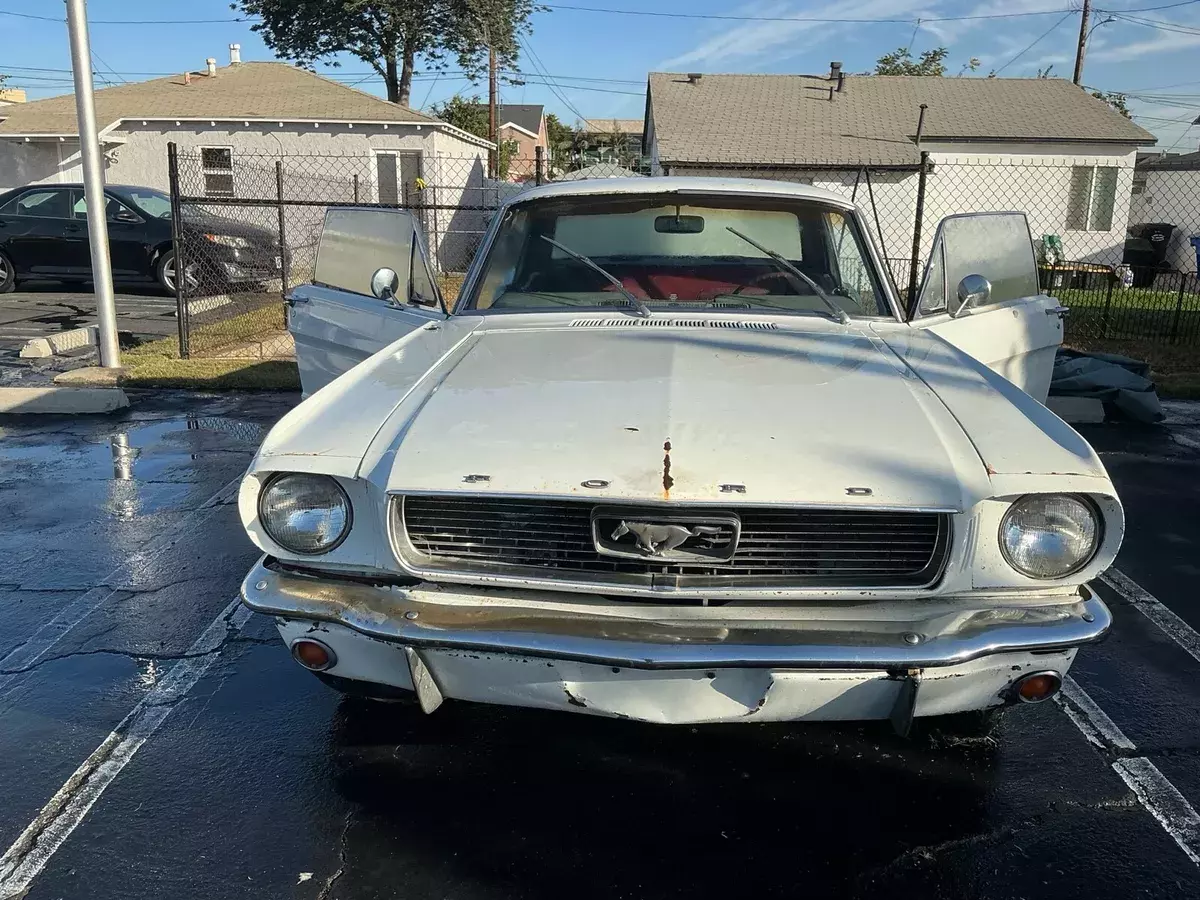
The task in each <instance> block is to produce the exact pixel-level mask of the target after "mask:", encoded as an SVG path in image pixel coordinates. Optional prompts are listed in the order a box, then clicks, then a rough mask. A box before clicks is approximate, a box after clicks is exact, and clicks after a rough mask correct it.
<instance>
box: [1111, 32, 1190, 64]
mask: <svg viewBox="0 0 1200 900" xmlns="http://www.w3.org/2000/svg"><path fill="white" fill-rule="evenodd" d="M1109 40H1110V41H1111V40H1112V35H1109ZM1197 46H1200V34H1181V33H1179V32H1174V31H1164V32H1161V33H1160V34H1158V35H1157V36H1156V37H1152V38H1149V39H1147V40H1144V41H1134V42H1133V43H1131V44H1117V43H1112V44H1111V45H1110V46H1106V47H1104V48H1103V49H1100V50H1096V51H1095V52H1092V53H1089V54H1088V59H1089V60H1094V61H1097V62H1098V61H1101V60H1103V61H1106V62H1121V61H1124V60H1130V59H1141V58H1142V57H1143V56H1151V55H1155V56H1158V55H1162V54H1166V53H1174V52H1175V51H1177V50H1186V49H1187V48H1189V47H1197Z"/></svg>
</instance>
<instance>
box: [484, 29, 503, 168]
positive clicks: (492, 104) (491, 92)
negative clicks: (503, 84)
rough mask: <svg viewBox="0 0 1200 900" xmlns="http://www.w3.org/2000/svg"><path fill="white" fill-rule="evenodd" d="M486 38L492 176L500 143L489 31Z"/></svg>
mask: <svg viewBox="0 0 1200 900" xmlns="http://www.w3.org/2000/svg"><path fill="white" fill-rule="evenodd" d="M487 39H488V140H489V141H491V142H492V143H493V144H494V145H495V146H494V147H493V148H492V149H491V150H489V151H488V169H489V170H490V172H489V173H488V174H490V175H491V176H492V178H495V177H496V173H497V171H498V170H499V168H500V160H499V156H500V144H499V143H498V142H497V140H496V138H497V135H496V49H495V48H494V47H493V46H492V38H491V33H490V32H488V33H487Z"/></svg>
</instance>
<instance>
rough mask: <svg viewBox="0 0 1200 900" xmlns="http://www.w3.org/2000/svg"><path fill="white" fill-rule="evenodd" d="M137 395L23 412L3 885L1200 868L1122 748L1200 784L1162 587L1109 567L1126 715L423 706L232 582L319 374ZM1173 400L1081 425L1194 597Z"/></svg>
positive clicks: (988, 885) (1189, 453) (1, 788)
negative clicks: (965, 723)
mask: <svg viewBox="0 0 1200 900" xmlns="http://www.w3.org/2000/svg"><path fill="white" fill-rule="evenodd" d="M134 399H135V402H134V405H133V407H132V408H131V409H130V410H128V411H125V412H123V413H122V414H121V415H119V416H115V417H104V418H75V419H58V418H55V419H46V418H40V417H39V418H33V417H26V418H21V419H16V418H12V419H8V420H4V421H0V509H3V510H4V511H5V515H4V516H0V852H4V851H5V850H6V848H8V853H7V854H6V855H5V856H4V857H0V898H2V900H7V897H6V896H5V891H6V887H5V885H11V884H19V885H20V887H19V890H18V891H17V893H12V892H11V891H10V894H11V895H12V896H23V897H28V898H30V900H50V898H76V897H79V898H114V900H116V898H120V900H129V898H168V897H213V898H236V897H253V898H274V897H281V898H292V897H295V898H309V900H311V898H323V900H334V898H384V897H404V898H423V897H437V898H461V900H492V898H530V900H559V898H562V897H572V898H604V900H612V898H620V897H626V898H657V897H675V896H678V897H721V898H727V897H730V896H736V897H755V898H759V897H781V898H782V897H789V898H793V897H797V896H811V897H855V898H876V897H879V898H883V897H886V898H889V900H892V898H896V897H939V898H948V900H949V898H1055V900H1061V898H1063V897H1085V896H1086V897H1089V898H1109V897H1111V898H1130V897H1154V898H1157V897H1164V898H1166V897H1170V898H1177V897H1200V868H1198V866H1197V864H1196V863H1195V862H1193V861H1192V860H1191V859H1189V857H1188V855H1187V853H1186V852H1185V850H1184V849H1183V845H1190V846H1193V847H1196V846H1200V821H1197V822H1194V823H1191V824H1190V825H1189V820H1187V818H1186V809H1184V810H1183V813H1182V818H1180V810H1181V809H1183V807H1180V805H1179V802H1178V799H1175V800H1172V801H1171V802H1173V803H1174V806H1171V805H1170V804H1169V803H1168V804H1167V806H1166V807H1165V808H1166V809H1167V819H1168V823H1171V822H1173V823H1174V824H1175V825H1179V824H1180V823H1181V822H1182V829H1183V831H1182V833H1181V834H1176V835H1173V834H1172V833H1171V832H1170V831H1169V830H1168V829H1167V828H1166V827H1164V825H1163V823H1161V822H1160V821H1159V820H1158V819H1157V818H1156V816H1155V814H1154V813H1153V812H1151V810H1150V809H1149V808H1148V806H1147V799H1146V797H1144V796H1141V795H1140V794H1139V792H1138V791H1135V790H1133V789H1132V788H1131V786H1130V785H1131V783H1133V782H1131V781H1130V780H1127V779H1123V778H1122V777H1119V773H1120V771H1121V770H1133V771H1135V772H1140V771H1143V770H1144V769H1145V768H1146V766H1148V765H1150V764H1153V767H1154V768H1155V771H1157V772H1160V773H1161V776H1162V777H1163V778H1165V779H1166V780H1168V781H1169V782H1170V784H1171V785H1173V786H1174V788H1175V789H1177V791H1178V794H1179V797H1181V798H1182V799H1183V800H1184V801H1185V803H1184V806H1186V804H1187V803H1190V805H1191V807H1192V808H1193V814H1194V808H1195V807H1200V765H1198V763H1200V662H1198V661H1197V660H1196V659H1194V658H1192V657H1191V656H1190V655H1189V654H1188V652H1187V651H1186V650H1185V649H1184V647H1182V646H1181V645H1180V644H1179V643H1177V642H1176V641H1174V640H1172V639H1171V638H1170V637H1169V636H1168V635H1167V634H1166V633H1165V632H1164V631H1163V630H1162V628H1160V627H1159V626H1158V625H1156V624H1155V622H1153V621H1151V619H1150V618H1149V617H1148V615H1144V614H1143V612H1141V611H1139V609H1138V607H1137V601H1136V598H1135V599H1134V600H1131V599H1129V598H1128V597H1125V596H1122V595H1121V594H1118V593H1117V592H1116V591H1114V590H1113V589H1112V588H1111V587H1109V586H1107V585H1103V584H1102V585H1099V586H1098V590H1100V591H1101V593H1102V594H1103V595H1104V596H1105V598H1106V599H1107V600H1108V601H1109V602H1110V604H1111V605H1112V608H1113V611H1114V616H1115V618H1116V627H1115V630H1114V634H1113V636H1112V638H1111V639H1110V640H1108V641H1107V642H1106V643H1104V644H1102V645H1100V646H1097V647H1092V648H1089V649H1086V650H1084V651H1083V652H1081V653H1080V656H1079V659H1078V661H1077V663H1076V666H1075V668H1074V669H1073V671H1072V674H1073V675H1074V677H1075V679H1076V681H1077V682H1078V684H1079V686H1080V687H1081V689H1082V690H1084V691H1086V693H1087V695H1088V696H1089V697H1091V698H1092V699H1093V700H1094V701H1095V704H1096V705H1097V706H1098V707H1099V708H1100V709H1101V710H1102V711H1103V713H1105V714H1107V716H1108V717H1110V718H1111V720H1112V724H1113V726H1114V727H1115V728H1117V729H1119V732H1120V734H1121V735H1122V736H1123V738H1124V742H1122V741H1120V740H1117V739H1115V738H1113V737H1112V734H1111V733H1106V734H1101V735H1100V737H1098V738H1097V739H1096V742H1090V741H1089V739H1088V737H1086V736H1085V733H1084V731H1083V730H1082V726H1080V725H1077V723H1076V721H1075V720H1074V719H1073V718H1072V717H1071V716H1069V715H1068V714H1067V711H1066V710H1065V709H1064V708H1063V707H1062V706H1060V705H1056V704H1043V705H1040V706H1036V707H1029V708H1022V709H1020V710H1018V711H1017V712H1016V713H1015V714H1014V715H1011V716H1009V717H1008V718H1007V719H1006V720H1005V721H1004V723H1003V725H1002V727H1001V729H1000V731H999V733H998V735H997V736H996V739H995V740H987V739H976V740H961V739H960V740H953V739H949V738H946V737H944V736H939V735H937V734H932V733H928V732H926V733H923V734H922V735H919V736H917V737H915V738H912V739H909V740H901V739H899V738H897V737H895V736H893V735H891V734H890V733H889V732H888V730H887V728H886V726H882V725H879V726H877V725H861V726H860V725H847V726H842V727H823V726H779V725H742V726H723V727H704V728H677V729H669V728H662V727H654V726H648V725H639V724H636V723H630V722H621V721H613V720H605V719H598V718H592V717H588V716H576V715H569V714H565V713H539V712H532V711H520V710H506V709H502V708H498V707H477V706H471V705H467V704H456V703H447V704H446V705H445V706H444V707H443V708H442V709H440V710H439V711H438V712H437V713H436V714H435V715H433V716H429V717H425V716H423V715H422V714H420V713H419V712H417V711H415V710H413V709H410V708H401V707H396V706H391V705H370V704H363V703H361V702H354V701H350V700H346V699H343V698H341V697H339V696H338V695H337V694H335V693H333V692H332V691H330V690H329V689H327V688H325V687H324V686H322V685H321V684H320V683H319V682H317V681H316V680H315V679H314V678H312V677H311V676H309V675H308V674H307V673H304V672H303V671H301V670H300V669H299V668H298V667H297V666H296V665H295V664H294V663H293V662H292V661H291V659H290V658H289V656H288V654H287V652H286V650H285V648H284V647H283V645H282V644H281V643H280V642H279V641H278V639H277V637H276V634H275V630H274V627H273V625H272V624H271V623H270V621H268V620H266V619H263V618H261V617H259V616H252V615H247V612H246V611H245V610H244V609H242V608H241V607H239V606H237V605H231V601H232V599H233V598H234V596H235V594H236V591H237V588H238V585H239V583H240V581H241V579H242V577H243V576H244V574H245V572H246V570H247V569H248V568H249V566H250V565H251V564H252V563H253V561H254V559H255V558H256V556H257V553H256V551H255V550H254V548H253V547H252V546H251V545H250V544H249V542H248V541H247V540H246V539H245V537H244V535H243V534H242V530H241V528H240V525H239V524H238V520H237V515H236V508H235V506H234V501H235V493H234V488H235V486H236V482H237V479H238V476H239V475H240V473H241V471H242V470H243V469H244V467H245V465H246V463H247V462H248V461H249V460H250V458H251V456H252V454H253V452H254V450H255V448H256V446H257V443H258V442H259V441H260V440H261V438H262V436H263V434H264V433H265V429H267V428H269V426H270V425H271V423H272V422H273V421H275V420H276V419H277V418H278V417H279V416H280V415H281V414H282V413H283V412H284V411H286V410H287V409H288V408H290V406H291V405H292V404H293V403H294V402H295V401H296V398H295V397H294V396H282V395H280V396H270V395H257V396H239V395H213V396H203V395H195V394H191V395H188V394H171V393H165V392H164V393H159V394H157V395H153V396H141V397H136V396H135V398H134ZM1171 411H1172V424H1171V425H1170V426H1169V427H1167V428H1155V429H1133V428H1129V427H1117V426H1111V425H1109V426H1095V427H1092V428H1089V429H1087V430H1086V436H1087V437H1088V438H1089V439H1091V440H1092V441H1093V443H1094V444H1095V445H1096V446H1097V448H1098V449H1100V450H1101V451H1102V454H1103V455H1104V458H1105V461H1106V464H1107V465H1108V466H1109V469H1110V472H1111V473H1112V475H1113V477H1114V479H1115V480H1116V482H1117V485H1118V488H1119V489H1120V491H1121V494H1122V498H1123V500H1124V502H1125V504H1126V507H1127V511H1128V515H1129V534H1128V536H1127V538H1126V544H1125V549H1124V550H1123V551H1122V554H1121V557H1120V559H1119V560H1118V568H1119V569H1120V570H1121V571H1122V572H1124V573H1125V574H1126V575H1128V576H1129V577H1131V578H1132V579H1134V580H1135V581H1136V582H1137V583H1138V584H1140V585H1141V586H1142V587H1143V588H1145V589H1146V590H1148V591H1150V592H1152V593H1153V594H1154V595H1155V596H1156V597H1157V598H1158V599H1159V600H1161V601H1162V602H1163V603H1164V604H1166V606H1167V608H1169V610H1170V611H1172V612H1174V613H1175V614H1176V615H1178V616H1179V617H1181V618H1182V619H1183V620H1184V621H1186V622H1187V623H1188V624H1190V626H1191V627H1193V628H1197V629H1200V602H1198V601H1197V599H1196V591H1195V590H1194V584H1195V582H1196V576H1197V575H1200V516H1198V515H1197V514H1196V510H1197V509H1198V508H1200V413H1197V412H1196V408H1195V407H1191V406H1185V405H1177V406H1173V407H1172V410H1171ZM1076 713H1077V711H1076ZM1075 718H1078V715H1077V714H1076V716H1075ZM1106 735H1107V736H1106ZM1154 790H1155V788H1154V785H1151V787H1150V788H1149V789H1147V790H1146V791H1143V793H1145V794H1147V796H1149V797H1150V800H1151V801H1153V799H1154ZM1168 799H1171V798H1168ZM1161 808H1164V807H1160V811H1161ZM1188 828H1191V829H1192V830H1191V831H1188ZM1180 841H1182V842H1183V845H1181V843H1180ZM1189 842H1190V844H1189ZM6 865H7V866H8V868H7V869H6V868H5V866H6ZM13 871H17V872H25V873H31V872H32V873H34V874H33V875H32V876H31V877H29V878H28V879H26V880H21V879H16V880H13V879H12V878H9V880H8V881H6V880H5V879H6V877H8V876H6V874H5V873H6V872H8V873H11V872H13Z"/></svg>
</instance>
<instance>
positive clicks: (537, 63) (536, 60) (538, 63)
mask: <svg viewBox="0 0 1200 900" xmlns="http://www.w3.org/2000/svg"><path fill="white" fill-rule="evenodd" d="M517 40H518V41H520V42H521V46H522V47H523V48H524V49H525V52H527V53H528V54H529V58H530V62H532V63H533V65H534V68H536V69H537V70H538V71H540V72H541V73H542V75H543V76H545V77H546V78H547V79H549V78H550V76H549V75H548V74H547V72H546V67H545V66H544V65H542V60H541V57H539V56H538V55H537V52H536V51H535V50H534V49H533V47H531V46H530V45H529V42H528V41H526V40H525V39H524V38H522V37H520V36H518V37H517ZM547 87H549V88H550V91H551V92H552V93H553V94H554V96H555V97H557V98H558V99H559V100H561V101H562V104H563V106H565V107H566V108H567V109H569V110H570V111H571V112H573V113H575V115H576V116H577V117H578V118H580V119H583V120H584V121H586V120H587V116H585V115H584V114H583V113H581V112H580V111H579V110H578V109H576V108H575V105H574V104H573V103H572V102H571V101H570V100H568V99H567V98H566V97H565V96H564V95H563V93H562V91H561V90H560V89H559V87H558V85H556V84H555V83H554V81H553V80H552V79H551V80H549V81H548V82H547Z"/></svg>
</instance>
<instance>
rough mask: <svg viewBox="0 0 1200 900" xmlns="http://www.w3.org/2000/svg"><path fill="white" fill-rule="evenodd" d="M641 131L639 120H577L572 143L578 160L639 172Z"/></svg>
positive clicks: (642, 125)
mask: <svg viewBox="0 0 1200 900" xmlns="http://www.w3.org/2000/svg"><path fill="white" fill-rule="evenodd" d="M644 128H645V123H644V122H643V121H642V120H641V119H580V120H579V123H578V127H577V129H576V130H577V134H578V137H577V139H576V143H577V145H579V149H580V152H581V160H582V161H583V162H585V163H617V164H620V165H625V166H631V167H633V168H640V167H641V164H642V133H643V130H644Z"/></svg>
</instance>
